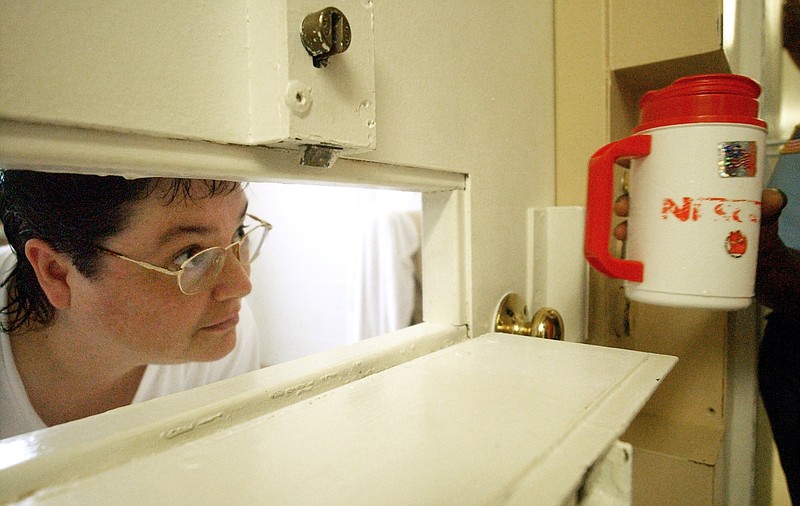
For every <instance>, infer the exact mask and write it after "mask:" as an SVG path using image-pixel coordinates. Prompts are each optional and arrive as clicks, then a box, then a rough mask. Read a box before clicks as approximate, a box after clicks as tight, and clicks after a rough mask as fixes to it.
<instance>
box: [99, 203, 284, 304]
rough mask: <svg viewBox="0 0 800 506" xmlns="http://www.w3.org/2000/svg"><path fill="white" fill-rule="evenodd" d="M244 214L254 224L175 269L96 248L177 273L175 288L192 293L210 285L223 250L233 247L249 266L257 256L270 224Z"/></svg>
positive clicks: (205, 288) (144, 264) (226, 250)
mask: <svg viewBox="0 0 800 506" xmlns="http://www.w3.org/2000/svg"><path fill="white" fill-rule="evenodd" d="M247 217H248V218H250V219H252V220H254V221H256V222H257V223H256V224H255V225H251V226H249V227H248V228H249V230H247V231H246V232H245V233H244V235H242V238H241V239H239V240H238V241H236V242H234V243H231V244H229V245H228V246H226V247H224V248H223V247H221V246H214V247H213V248H207V249H204V250H203V251H201V252H199V253H196V254H194V255H192V256H191V257H189V259H188V260H186V261H184V262H183V263H181V266H180V268H178V269H177V270H169V269H165V268H163V267H158V266H156V265H153V264H149V263H147V262H142V261H141V260H134V259H133V258H129V257H126V256H125V255H122V254H120V253H117V252H116V251H112V250H110V249H107V248H103V247H101V246H97V249H98V250H100V251H102V252H103V253H107V254H109V255H113V256H115V257H117V258H121V259H123V260H127V261H128V262H133V263H135V264H136V265H139V266H141V267H144V268H145V269H150V270H152V271H156V272H160V273H162V274H168V275H170V276H177V277H178V288H180V290H181V292H183V293H185V294H186V295H194V294H197V293H200V292H202V291H204V290H208V289H209V288H211V287H212V286H213V285H214V282H215V281H216V280H217V277H218V276H219V273H220V272H222V267H223V266H224V265H225V258H226V257H227V256H228V255H227V252H228V250H229V249H233V253H234V254H235V255H236V258H237V259H239V261H240V262H241V263H242V264H243V265H250V263H251V262H252V261H253V260H255V259H256V257H258V253H259V252H260V251H261V247H262V246H263V245H264V241H265V240H266V239H267V235H269V231H270V230H272V225H271V224H269V223H268V222H266V221H264V220H262V219H261V218H258V217H256V216H253V215H252V214H248V215H247Z"/></svg>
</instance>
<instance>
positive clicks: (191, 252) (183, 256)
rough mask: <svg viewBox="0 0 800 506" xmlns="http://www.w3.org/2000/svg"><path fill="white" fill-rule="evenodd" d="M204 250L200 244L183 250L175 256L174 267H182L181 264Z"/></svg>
mask: <svg viewBox="0 0 800 506" xmlns="http://www.w3.org/2000/svg"><path fill="white" fill-rule="evenodd" d="M200 251H202V250H201V249H200V248H199V247H198V246H191V247H189V248H186V249H185V250H183V251H182V252H181V253H180V254H178V255H177V256H176V257H175V258H173V259H172V267H174V269H175V270H178V269H180V268H181V266H182V265H183V264H184V263H186V261H187V260H189V259H190V258H192V257H193V256H195V255H196V254H198V253H200Z"/></svg>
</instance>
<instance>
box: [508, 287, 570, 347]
mask: <svg viewBox="0 0 800 506" xmlns="http://www.w3.org/2000/svg"><path fill="white" fill-rule="evenodd" d="M494 331H495V332H503V333H505V334H517V335H521V336H529V337H541V338H544V339H554V340H557V341H563V340H564V320H563V319H562V318H561V315H560V314H558V311H556V310H555V309H552V308H549V307H543V308H541V309H539V310H538V311H536V313H534V315H533V318H529V317H528V306H527V305H526V304H525V299H524V298H523V297H522V295H520V294H518V293H513V292H512V293H509V294H507V295H506V296H505V297H503V300H501V301H500V305H499V307H498V309H497V316H496V317H495V321H494Z"/></svg>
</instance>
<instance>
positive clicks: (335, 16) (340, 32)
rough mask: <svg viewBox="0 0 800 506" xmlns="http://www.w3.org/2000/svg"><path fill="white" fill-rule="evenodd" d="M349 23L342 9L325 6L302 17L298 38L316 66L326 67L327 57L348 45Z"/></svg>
mask: <svg viewBox="0 0 800 506" xmlns="http://www.w3.org/2000/svg"><path fill="white" fill-rule="evenodd" d="M350 38H351V34H350V23H349V22H348V21H347V18H346V17H345V15H344V14H342V11H340V10H339V9H337V8H335V7H326V8H324V9H322V10H321V11H317V12H312V13H311V14H309V15H308V16H306V17H305V18H304V19H303V26H302V28H301V30H300V40H302V41H303V47H304V48H306V51H308V54H310V55H311V58H312V62H313V63H314V66H315V67H317V68H320V67H326V66H327V65H328V58H330V57H331V56H333V55H335V54H339V53H344V52H345V51H347V48H348V47H350Z"/></svg>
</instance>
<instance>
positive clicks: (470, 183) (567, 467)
mask: <svg viewBox="0 0 800 506" xmlns="http://www.w3.org/2000/svg"><path fill="white" fill-rule="evenodd" d="M101 3H102V4H103V5H107V2H101ZM123 3H124V5H125V6H126V10H125V15H126V16H134V17H137V16H138V14H137V10H136V8H133V7H131V6H132V4H130V3H127V2H123ZM277 3H280V2H277ZM31 4H32V3H31ZM56 4H57V2H56ZM161 4H162V3H160V2H156V3H154V4H152V5H149V7H148V8H156V7H157V5H161ZM245 4H247V5H246V7H247V9H242V5H243V4H242V3H237V2H231V3H230V5H231V6H232V7H231V9H239V10H242V11H247V12H250V13H252V12H255V11H254V9H255V10H256V11H257V9H259V7H260V6H262V4H269V5H271V6H274V4H276V2H274V1H267V0H262V1H252V2H245ZM358 4H360V6H361V7H362V8H365V9H369V10H371V17H370V19H372V21H373V23H374V44H375V51H374V54H375V61H374V66H375V108H376V110H375V117H376V120H375V121H376V124H375V128H376V135H377V149H376V150H375V151H374V152H370V153H368V154H361V155H353V156H349V157H346V158H342V159H339V160H338V161H337V162H336V163H335V164H334V165H333V167H332V168H329V169H320V168H317V167H306V166H300V165H299V164H298V158H299V157H298V155H297V154H296V153H295V152H292V151H284V150H275V149H266V148H262V147H257V146H246V145H241V144H223V143H218V142H207V141H198V140H193V136H195V135H196V132H197V131H198V129H196V128H193V129H192V132H193V135H187V136H186V138H185V139H180V137H181V136H180V135H178V136H176V135H174V134H171V135H168V136H164V135H163V134H160V133H159V132H163V131H165V130H166V127H165V128H159V125H158V122H159V121H161V119H160V116H159V114H155V115H154V116H153V117H152V118H148V119H147V121H143V120H142V118H141V117H139V116H136V115H135V114H134V115H132V116H135V119H136V121H137V126H136V128H132V129H131V131H126V130H125V128H120V127H119V125H116V126H115V127H114V128H113V129H101V128H86V125H83V124H82V123H81V122H80V121H77V120H76V121H75V122H71V121H70V118H71V117H72V116H73V115H72V113H71V111H70V110H69V108H70V103H66V105H65V104H61V105H60V107H59V110H58V118H54V119H52V120H49V119H47V118H42V117H37V118H34V119H31V118H26V117H24V116H20V115H19V114H16V113H15V114H13V115H12V114H10V113H9V114H4V111H19V110H20V108H21V109H24V107H22V106H20V107H6V108H5V109H0V166H4V167H17V166H26V167H37V166H38V167H42V166H47V167H61V168H63V170H74V171H82V172H91V173H116V174H123V175H127V176H140V175H181V176H187V175H191V176H196V177H223V178H235V179H245V180H265V181H277V182H315V183H324V184H329V183H333V184H348V185H365V186H375V187H389V188H397V189H410V190H415V191H422V192H423V249H422V257H423V292H424V293H423V297H424V300H423V319H424V320H425V323H423V324H421V325H418V326H415V327H411V328H409V329H406V330H403V331H399V332H396V333H393V334H389V335H385V336H380V337H377V338H374V339H371V340H369V341H365V342H362V343H358V344H356V345H354V346H351V347H346V348H341V349H337V350H333V351H330V352H326V353H323V354H320V355H316V356H311V357H306V358H303V359H300V360H297V361H293V362H288V363H285V364H280V365H278V366H275V367H272V368H268V369H264V370H261V371H257V372H254V373H251V374H248V375H245V376H242V377H240V378H234V379H232V380H228V381H226V382H221V383H218V384H214V385H209V386H207V387H204V388H200V389H196V390H194V391H190V392H185V393H182V394H177V395H174V396H170V397H167V398H162V399H157V400H154V401H151V402H147V403H143V404H141V405H135V406H129V407H126V408H123V409H119V410H115V411H112V412H109V413H106V414H103V415H99V416H97V417H92V418H89V419H85V420H81V421H77V422H73V423H70V424H65V425H63V426H58V427H53V428H50V429H47V430H45V431H41V432H37V433H34V434H30V435H25V436H20V437H17V438H11V439H9V440H5V441H2V442H0V502H11V503H14V502H20V503H25V504H68V503H82V504H86V503H131V504H132V503H137V504H141V503H159V502H160V503H171V504H197V503H205V504H208V503H219V504H222V503H224V504H376V503H379V504H498V503H504V502H505V503H509V504H511V503H514V502H515V501H519V502H522V503H529V504H530V503H534V504H560V503H562V502H569V501H571V500H573V499H574V498H575V494H576V492H577V491H578V489H579V488H581V486H582V484H583V485H585V486H584V490H583V492H582V494H583V495H584V496H586V495H587V494H589V495H590V491H591V490H590V489H591V487H590V486H589V485H591V483H593V482H594V480H593V479H591V476H592V475H591V474H590V475H589V479H585V478H587V474H586V472H587V470H588V469H589V468H591V467H592V465H593V464H595V463H596V462H599V461H606V460H608V459H609V457H607V456H608V455H610V454H609V448H612V446H613V445H614V442H615V441H616V439H617V437H618V436H619V435H620V434H621V433H622V432H623V431H624V430H625V428H626V427H627V425H628V424H629V423H630V421H631V420H632V418H633V416H635V414H636V412H637V411H638V410H639V409H640V408H641V406H642V405H643V403H644V402H645V401H646V399H647V398H648V397H649V395H650V394H651V393H652V391H653V389H655V388H656V386H657V385H658V382H659V381H660V379H661V378H662V377H663V376H664V375H665V374H666V373H667V372H668V370H669V369H670V367H671V366H672V364H673V363H674V359H671V358H668V357H659V356H655V355H650V354H642V353H635V352H630V351H623V350H612V349H607V348H595V347H590V346H587V345H582V344H575V343H563V342H551V341H542V340H531V339H528V338H523V337H518V336H509V335H501V334H494V333H492V332H491V330H492V322H493V320H494V314H495V312H496V306H497V303H498V301H499V300H500V298H501V297H502V296H503V295H504V294H506V293H507V292H512V291H513V292H519V293H522V294H526V295H527V296H528V297H529V299H530V298H531V297H532V296H533V295H534V294H532V293H527V292H530V289H529V287H530V286H532V285H531V283H530V279H531V276H532V275H533V273H534V271H535V269H534V267H535V266H536V265H537V263H538V262H541V261H542V260H541V259H540V258H539V259H537V258H536V257H535V256H534V255H533V251H534V249H533V248H532V247H531V245H530V241H529V238H528V236H529V229H528V227H529V223H528V216H529V214H530V213H529V212H530V210H531V209H532V208H536V207H543V206H552V205H554V204H555V202H554V199H555V197H554V195H555V172H554V168H553V160H554V128H553V121H554V114H555V111H554V109H555V107H554V98H553V91H552V90H553V86H554V78H553V76H554V71H553V69H554V62H553V34H552V32H553V30H552V17H553V5H552V2H551V1H547V0H539V1H535V2H511V1H498V2H483V1H477V0H476V1H467V2H464V1H460V0H446V1H437V2H389V1H374V2H373V1H371V0H369V1H364V0H362V1H361V2H358ZM11 5H14V4H11V3H8V4H5V6H6V7H9V6H11ZM26 5H27V4H26ZM47 5H48V4H47V2H42V3H41V4H37V6H38V7H43V8H45V10H46V7H47ZM53 5H55V4H53ZM121 5H122V4H121ZM137 5H139V4H137ZM142 5H144V4H142ZM14 7H15V8H19V7H18V5H14ZM322 7H325V5H322V4H320V5H319V8H322ZM215 8H217V9H220V8H222V7H221V6H220V5H217V4H215ZM143 9H144V8H143ZM223 10H224V8H223ZM278 10H279V9H278ZM102 12H105V13H106V15H109V14H108V13H109V12H111V13H112V14H113V10H111V11H109V10H107V9H106V10H100V9H98V10H97V12H96V13H95V14H94V17H92V16H89V17H88V18H86V17H84V18H83V19H84V21H83V22H86V21H85V19H95V18H96V17H97V16H99V15H101V13H102ZM198 12H199V11H198ZM84 14H85V13H84ZM69 16H71V14H70V12H69V11H68V10H67V11H63V9H62V10H61V11H60V12H59V16H58V17H56V18H54V19H53V20H52V23H57V22H58V19H60V18H63V17H69ZM197 16H200V14H199V13H198V14H197ZM33 17H34V18H35V16H33ZM193 19H197V18H195V17H187V18H186V19H182V23H181V26H173V27H172V28H174V29H179V28H180V29H182V30H184V31H183V32H181V33H186V34H188V36H190V37H191V36H196V37H200V35H202V37H201V38H198V40H197V44H198V46H197V47H198V48H201V47H204V46H207V45H208V44H209V40H211V39H209V37H208V35H209V34H213V33H224V32H223V31H220V32H215V31H213V30H212V31H209V30H208V29H207V26H206V25H203V26H202V27H197V26H194V25H193V24H192V23H193ZM215 19H225V20H226V21H225V23H226V25H225V27H226V28H228V29H232V28H230V27H234V28H235V26H236V24H235V19H236V17H235V16H222V17H220V16H218V15H216V14H215V15H214V16H208V17H207V18H203V20H204V22H207V23H212V22H213V20H215ZM231 19H234V21H231ZM111 22H113V16H112V17H109V18H108V19H106V20H104V21H99V22H98V23H111ZM47 25H48V23H44V24H43V26H45V27H46V26H47ZM229 25H230V26H229ZM81 26H84V28H85V30H86V31H87V32H93V33H87V34H86V35H87V36H86V37H77V36H75V39H74V40H73V41H72V43H77V42H75V41H81V42H85V41H86V40H97V39H98V37H97V33H94V32H96V30H95V28H97V27H94V26H93V25H92V24H91V23H89V24H88V25H80V24H78V25H73V26H71V30H79V31H80V30H81V29H83V28H81ZM135 26H136V27H137V29H136V30H132V31H131V30H128V31H123V30H120V31H119V36H123V33H124V36H126V37H129V36H131V34H132V33H133V34H134V36H135V34H136V33H140V31H141V30H147V26H149V25H147V24H146V23H138V24H136V25H135ZM2 28H3V29H2V30H0V43H2V46H0V58H6V59H8V58H14V57H15V55H16V56H17V57H20V58H22V57H24V58H27V59H29V60H30V59H31V58H33V59H36V58H45V56H46V57H47V58H50V59H52V58H53V54H52V52H53V51H58V47H59V44H61V41H58V40H56V41H52V40H50V39H48V37H38V38H37V40H36V48H37V50H40V49H42V46H44V50H43V51H41V52H37V51H28V49H27V46H24V44H23V46H24V48H18V47H16V46H13V45H14V44H20V40H18V39H19V38H21V40H24V39H25V33H26V30H24V29H17V30H15V27H14V26H2ZM23 28H24V27H23ZM169 28H170V27H166V29H165V27H158V29H157V30H154V31H153V32H152V33H149V34H148V36H149V37H154V38H158V37H161V36H162V35H160V34H164V35H163V36H164V37H167V35H166V34H170V33H174V32H171V31H170V29H169ZM102 33H103V34H104V37H107V36H111V37H113V36H114V35H113V34H114V30H108V26H106V25H105V24H104V25H103V31H102ZM248 33H249V32H248ZM73 35H74V34H73ZM89 35H91V36H89ZM357 35H358V34H355V33H354V34H353V36H354V37H356V36H357ZM165 40H166V39H165ZM243 40H250V41H251V42H253V41H255V42H257V41H258V40H259V39H258V37H254V38H251V39H243ZM354 41H355V39H354ZM148 42H149V44H148V48H150V50H151V51H153V53H152V54H151V57H152V58H156V59H158V58H162V57H163V58H168V57H169V56H170V54H171V53H170V54H168V53H169V51H167V50H166V49H163V51H162V50H161V48H163V46H165V45H166V44H162V45H159V44H157V43H154V41H153V40H149V41H148ZM354 43H355V42H354ZM182 44H183V45H182V50H181V51H182V52H181V54H192V51H188V53H187V49H186V47H187V46H186V44H189V43H187V42H186V41H185V40H183V41H182ZM237 44H238V43H237ZM237 44H231V48H232V50H234V49H241V47H242V46H241V45H237ZM189 45H190V44H189ZM114 47H115V48H117V49H116V50H119V51H121V54H120V58H119V59H113V60H112V61H114V62H118V63H113V64H110V63H108V61H105V63H104V64H103V65H102V66H98V67H97V68H96V72H97V75H95V76H94V78H95V82H94V85H97V81H98V80H99V81H100V82H101V83H102V78H103V75H104V73H108V74H113V75H115V76H116V75H117V74H116V73H115V70H116V69H114V68H108V65H117V64H118V65H129V64H130V63H129V60H128V59H126V57H125V56H126V55H125V54H124V53H125V51H126V49H125V44H118V45H117V44H115V45H114ZM154 48H155V49H154ZM162 52H163V54H162ZM75 54H79V55H80V58H81V67H80V68H84V69H85V68H86V61H84V60H83V59H84V58H89V59H91V58H92V55H93V54H94V53H93V52H92V51H78V52H77V53H76V52H70V55H71V57H75ZM106 54H107V51H106ZM139 56H141V55H139ZM346 57H347V53H344V54H342V55H339V56H336V57H334V58H346ZM43 61H44V60H43ZM216 61H228V60H226V59H225V58H219V55H217V58H216ZM230 61H233V60H230ZM342 61H347V60H342ZM0 62H1V61H0ZM251 63H253V65H252V66H249V65H248V66H247V67H246V68H247V69H250V68H253V69H255V70H254V73H255V74H258V68H259V67H258V62H257V61H256V62H251ZM172 64H174V65H180V62H179V61H178V62H171V63H170V65H172ZM170 65H161V66H155V67H156V68H157V69H158V70H159V71H163V70H164V69H165V68H166V69H168V68H171V67H170ZM336 65H337V63H336V60H335V59H332V61H331V62H330V65H329V68H333V69H335V68H336ZM32 67H37V66H36V65H33V66H32ZM90 67H91V65H90ZM200 67H202V66H200ZM37 68H40V69H47V68H50V67H49V66H48V65H47V64H46V63H45V64H42V65H39V66H38V67H37ZM59 68H61V69H66V70H63V72H70V70H69V66H68V65H61V66H60V67H59ZM187 68H188V67H187ZM191 68H192V69H195V70H196V69H197V68H198V65H197V61H193V62H192V66H191ZM325 70H326V69H318V71H319V72H324V71H325ZM75 72H78V70H76V71H75ZM184 77H185V76H184ZM203 77H204V78H205V79H207V81H206V83H207V86H208V88H209V90H214V89H216V86H217V85H219V86H223V87H224V86H225V84H224V81H226V80H229V78H230V76H224V77H219V78H218V77H216V75H215V74H214V73H208V72H205V73H204V74H203ZM256 78H257V76H256ZM256 78H254V82H256V81H257V79H256ZM0 79H3V80H5V79H7V77H6V75H3V76H2V78H0ZM138 79H141V80H147V79H153V80H158V79H162V80H163V79H164V77H163V76H162V75H159V74H158V73H155V72H154V73H153V74H152V75H143V76H138ZM216 79H220V81H221V82H222V84H220V83H217V82H216V81H215V80H216ZM78 81H79V80H78ZM72 82H77V81H75V80H73V81H72ZM110 82H112V81H110ZM183 82H192V81H191V79H184V81H183ZM39 84H40V85H41V86H43V91H42V95H43V96H44V95H47V100H52V97H51V94H52V93H54V92H57V91H58V90H52V89H47V82H42V83H39ZM251 84H252V83H251ZM112 85H113V86H125V83H122V84H120V83H119V82H117V81H113V84H112ZM164 85H165V86H167V85H168V82H164ZM144 88H145V89H146V90H148V91H147V93H158V91H157V89H158V86H146V87H144ZM8 89H11V90H12V91H13V89H14V87H13V86H7V87H5V88H3V87H0V90H8ZM241 89H242V90H249V92H250V93H253V89H254V87H253V86H250V87H248V86H243V87H241ZM153 90H156V91H153ZM62 91H64V93H65V94H68V93H67V90H62ZM193 91H194V95H193V96H192V97H191V100H202V97H203V93H202V90H200V91H198V89H194V88H193ZM256 91H257V88H256ZM4 93H6V95H4V96H3V97H2V98H3V100H7V101H11V102H13V101H15V100H23V99H20V98H19V97H18V96H15V95H14V93H8V92H4ZM209 93H211V92H209ZM242 93H245V91H242ZM346 95H347V93H346V90H345V91H344V92H343V93H342V96H343V97H344V98H346ZM104 96H110V97H119V96H120V94H119V93H107V94H105V95H104ZM198 97H199V98H198ZM139 98H141V99H142V100H145V99H146V98H147V97H146V96H143V97H139ZM344 98H343V99H344ZM576 99H579V97H576ZM24 100H35V96H34V98H31V96H30V94H27V93H26V94H24ZM134 101H135V100H134ZM2 102H3V101H0V104H2ZM6 103H7V104H8V103H10V102H6ZM87 104H88V105H87ZM13 105H19V104H16V103H15V104H13ZM22 105H23V106H24V104H22ZM114 105H115V104H113V103H102V102H101V103H91V101H89V102H86V101H82V102H80V103H78V104H77V105H75V107H77V108H86V107H91V108H92V110H91V111H89V112H91V114H88V113H87V111H85V110H81V111H76V112H75V114H74V117H76V118H78V117H80V118H85V117H88V116H91V117H92V118H95V119H94V120H93V121H96V124H97V125H102V124H114V121H112V120H114V118H111V119H110V120H109V121H105V120H102V118H101V120H97V119H96V115H97V114H100V115H101V116H102V115H103V114H108V115H113V114H114V107H113V106H114ZM164 107H169V104H166V105H165V106H164ZM43 109H44V110H45V114H46V109H47V108H43ZM181 109H183V110H185V109H186V104H181ZM244 110H247V109H246V108H244ZM156 112H157V113H158V112H160V111H158V110H157V111H156ZM167 112H168V111H167ZM150 113H152V110H151V111H150ZM207 120H208V121H212V122H213V118H207ZM164 121H165V122H166V123H168V126H169V128H170V129H173V130H174V128H176V127H175V125H176V121H175V118H169V120H168V121H167V120H164ZM332 121H335V118H333V119H332ZM179 123H180V122H177V124H178V125H179ZM234 123H235V121H234ZM150 124H152V125H153V127H152V128H149V127H147V125H150ZM142 125H145V128H144V129H143V128H142ZM236 126H237V127H238V125H236ZM582 127H584V128H585V127H587V126H586V125H584V126H581V125H576V128H582ZM588 127H598V128H602V126H596V125H590V126H588ZM200 130H206V128H203V129H200ZM176 137H178V138H176ZM532 309H536V308H532ZM308 317H309V318H314V314H313V308H309V310H308ZM567 324H570V322H567ZM320 332H324V322H321V330H320ZM624 453H625V452H624V451H622V452H621V453H619V452H617V454H621V455H623V456H622V457H620V458H619V459H618V460H619V461H620V462H621V464H620V465H619V466H617V467H619V468H621V469H623V471H621V474H622V478H616V481H617V482H619V483H624V482H625V478H624V474H625V473H624V469H625V468H626V462H627V465H628V466H629V458H626V457H625V456H624ZM599 467H602V466H599ZM600 474H603V473H600ZM610 474H612V475H613V474H614V473H610ZM617 474H620V473H619V472H618V473H617ZM603 476H605V474H603ZM164 477H169V479H164ZM605 480H606V481H608V478H607V477H606V478H605ZM600 481H603V480H600ZM612 481H614V480H612ZM623 488H624V487H623ZM531 501H532V502H531Z"/></svg>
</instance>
